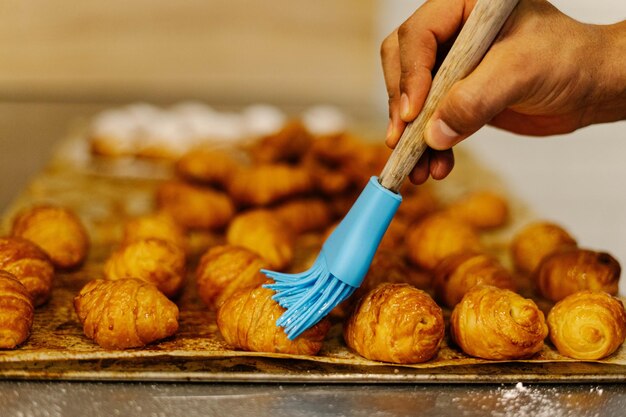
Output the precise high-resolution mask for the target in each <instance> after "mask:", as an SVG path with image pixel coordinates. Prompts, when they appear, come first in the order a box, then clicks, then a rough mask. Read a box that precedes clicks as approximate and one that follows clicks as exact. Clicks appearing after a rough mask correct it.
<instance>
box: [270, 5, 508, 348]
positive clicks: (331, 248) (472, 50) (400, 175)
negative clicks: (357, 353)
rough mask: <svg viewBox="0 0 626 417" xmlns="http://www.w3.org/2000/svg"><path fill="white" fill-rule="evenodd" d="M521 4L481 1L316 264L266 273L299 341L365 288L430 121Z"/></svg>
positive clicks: (280, 323)
mask: <svg viewBox="0 0 626 417" xmlns="http://www.w3.org/2000/svg"><path fill="white" fill-rule="evenodd" d="M517 2H518V0H478V1H477V3H476V5H475V6H474V9H473V10H472V12H471V14H470V16H469V18H468V19H467V22H466V23H465V25H464V26H463V28H462V30H461V32H460V33H459V36H458V37H457V39H456V41H455V42H454V45H453V46H452V48H451V49H450V52H449V53H448V55H447V57H446V59H445V60H444V62H443V63H442V65H441V67H440V69H439V71H438V72H437V75H436V76H435V78H434V80H433V82H432V86H431V89H430V92H429V94H428V97H427V99H426V102H425V103H424V107H423V109H422V111H421V112H420V114H419V115H418V117H417V118H416V119H415V121H413V122H412V123H411V124H409V125H407V127H406V129H405V130H404V133H403V134H402V137H401V138H400V141H399V142H398V145H397V146H396V148H395V149H394V151H393V152H392V154H391V156H390V157H389V160H388V161H387V164H386V165H385V167H384V169H383V171H382V173H381V174H380V177H378V178H377V177H372V178H371V179H370V180H369V182H368V184H367V185H366V187H365V189H364V190H363V192H362V193H361V195H360V196H359V197H358V199H357V200H356V202H355V203H354V205H353V206H352V208H351V209H350V211H349V212H348V214H347V215H346V217H345V218H344V219H343V220H342V221H341V223H340V224H339V225H338V226H337V228H336V229H335V230H334V232H333V233H332V234H331V235H330V236H329V237H328V239H327V240H326V241H325V242H324V245H323V247H322V250H321V252H320V254H319V255H318V257H317V259H316V261H315V263H314V264H313V266H312V267H311V268H310V269H309V270H308V271H305V272H302V273H299V274H285V273H281V272H274V271H267V270H263V271H262V272H263V273H265V274H266V275H267V276H268V277H270V278H271V279H273V280H274V283H272V284H266V285H265V286H266V287H267V288H271V289H272V290H274V291H275V294H274V297H273V298H274V300H276V301H277V302H278V303H279V304H280V305H281V306H282V307H284V308H285V309H286V311H285V312H284V313H283V315H282V316H281V317H280V318H279V319H278V320H277V321H276V325H277V326H282V327H283V328H284V331H285V333H286V334H287V336H288V337H289V339H295V338H296V337H298V335H300V334H301V333H302V332H304V331H305V330H306V329H308V328H310V327H311V326H313V325H315V324H316V323H317V322H319V321H320V320H321V319H322V318H324V317H325V316H326V315H327V314H328V313H329V312H330V311H331V310H332V309H333V308H335V306H337V305H338V304H339V303H341V302H342V301H343V300H345V299H346V298H348V297H349V296H350V295H351V294H352V293H353V292H354V290H355V289H356V288H357V287H359V286H360V285H361V282H362V281H363V278H364V277H365V274H366V273H367V271H368V269H369V267H370V264H371V262H372V258H373V257H374V254H375V252H376V249H377V248H378V245H379V243H380V240H381V239H382V237H383V235H384V234H385V231H386V230H387V227H388V226H389V223H390V222H391V220H392V218H393V216H394V215H395V213H396V211H397V209H398V206H399V205H400V202H401V201H402V197H401V196H400V194H399V190H400V187H401V186H402V183H403V182H404V180H405V179H406V177H407V176H408V175H409V173H410V172H411V170H412V169H413V167H414V166H415V163H416V162H417V160H418V159H419V158H420V156H421V155H422V154H423V153H424V151H425V150H426V148H427V145H426V143H425V142H424V130H425V128H426V123H427V122H428V120H429V119H430V117H431V116H432V115H433V113H434V111H435V108H436V107H437V105H438V103H439V101H440V100H441V98H442V97H443V96H444V95H445V94H446V93H447V92H448V91H449V90H450V88H451V87H452V85H453V84H454V83H455V82H457V81H458V80H460V79H462V78H464V77H465V76H467V75H468V74H469V73H470V72H471V71H472V70H473V69H474V68H475V67H476V65H478V63H479V62H480V60H481V59H482V57H483V56H484V54H485V53H486V51H487V49H488V48H489V46H490V45H491V43H492V42H493V40H494V39H495V37H496V35H497V34H498V32H499V31H500V29H501V28H502V25H503V24H504V22H505V21H506V19H507V18H508V16H509V15H510V13H511V12H512V11H513V9H514V8H515V5H516V4H517Z"/></svg>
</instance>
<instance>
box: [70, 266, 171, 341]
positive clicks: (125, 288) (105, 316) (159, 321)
mask: <svg viewBox="0 0 626 417" xmlns="http://www.w3.org/2000/svg"><path fill="white" fill-rule="evenodd" d="M74 309H75V310H76V314H77V315H78V318H79V320H80V322H81V323H82V325H83V331H84V332H85V336H87V337H88V338H90V339H93V340H94V341H95V342H96V343H97V344H98V345H100V346H102V347H103V348H105V349H127V348H134V347H141V346H145V345H147V344H148V343H152V342H154V341H156V340H159V339H163V338H166V337H169V336H171V335H173V334H174V333H176V330H178V307H176V304H174V303H173V302H171V301H170V300H168V299H167V298H166V297H165V296H164V295H163V294H162V293H161V292H160V291H159V290H157V288H156V287H155V286H154V285H152V284H149V283H147V282H144V281H140V280H138V279H132V278H128V279H121V280H116V281H107V280H102V279H96V280H93V281H90V282H89V283H87V285H85V286H84V287H83V288H82V289H81V290H80V293H79V294H78V295H77V296H76V297H75V298H74Z"/></svg>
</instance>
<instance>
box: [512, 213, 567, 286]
mask: <svg viewBox="0 0 626 417" xmlns="http://www.w3.org/2000/svg"><path fill="white" fill-rule="evenodd" d="M576 246H577V243H576V240H575V239H574V238H573V237H572V236H570V234H569V233H568V232H567V231H566V230H565V229H563V228H562V227H561V226H559V225H557V224H554V223H549V222H537V223H531V224H529V225H528V226H526V227H525V228H523V229H522V230H520V231H519V232H518V233H517V234H516V235H515V237H514V238H513V242H511V255H512V256H513V263H514V265H515V267H516V268H517V270H519V271H521V272H524V273H526V274H532V273H533V272H534V271H535V269H536V268H537V267H538V266H539V264H540V263H541V261H542V260H543V258H545V257H546V256H548V255H549V254H551V253H552V252H555V251H557V250H561V249H564V248H575V247H576Z"/></svg>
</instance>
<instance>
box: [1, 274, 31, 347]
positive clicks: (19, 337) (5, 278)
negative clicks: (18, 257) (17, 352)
mask: <svg viewBox="0 0 626 417" xmlns="http://www.w3.org/2000/svg"><path fill="white" fill-rule="evenodd" d="M34 312H35V308H34V306H33V301H32V298H31V296H30V293H29V292H28V290H27V289H26V287H25V286H24V285H22V283H21V282H20V281H19V280H18V279H17V278H16V277H15V276H14V275H13V274H11V273H9V272H7V271H0V349H13V348H15V347H16V346H18V345H19V344H21V343H23V342H24V341H25V340H26V339H28V336H29V335H30V329H31V327H32V325H33V317H34Z"/></svg>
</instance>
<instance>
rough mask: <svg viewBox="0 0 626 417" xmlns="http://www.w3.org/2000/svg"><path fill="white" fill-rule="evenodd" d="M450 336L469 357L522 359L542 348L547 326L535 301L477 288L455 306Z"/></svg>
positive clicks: (493, 288)
mask: <svg viewBox="0 0 626 417" xmlns="http://www.w3.org/2000/svg"><path fill="white" fill-rule="evenodd" d="M450 333H451V336H452V340H453V341H454V342H455V343H456V344H457V345H458V346H459V347H460V348H461V349H462V350H463V352H465V353H467V354H468V355H471V356H476V357H479V358H483V359H493V360H506V359H523V358H528V357H530V356H532V355H534V354H535V353H537V352H539V351H540V350H541V349H542V348H543V340H544V339H545V338H546V336H547V335H548V326H547V325H546V323H545V319H544V316H543V313H542V312H541V310H539V308H538V307H537V305H536V304H535V303H534V302H533V301H532V300H530V299H527V298H524V297H522V296H521V295H519V294H516V293H514V292H513V291H510V290H505V289H501V288H496V287H493V286H490V285H478V286H476V287H474V288H472V289H471V290H470V291H469V292H468V293H467V294H465V296H464V297H463V299H462V300H461V302H459V303H458V304H457V305H456V307H454V310H453V311H452V316H451V317H450Z"/></svg>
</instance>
